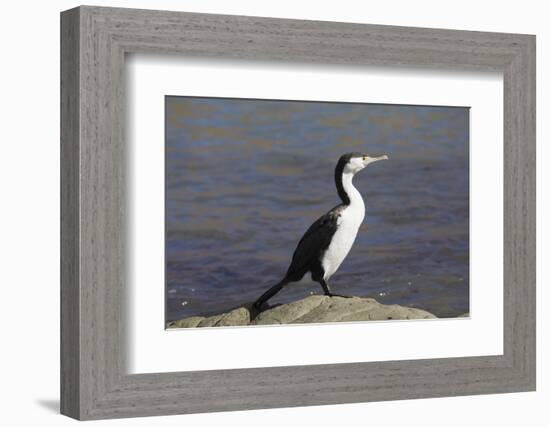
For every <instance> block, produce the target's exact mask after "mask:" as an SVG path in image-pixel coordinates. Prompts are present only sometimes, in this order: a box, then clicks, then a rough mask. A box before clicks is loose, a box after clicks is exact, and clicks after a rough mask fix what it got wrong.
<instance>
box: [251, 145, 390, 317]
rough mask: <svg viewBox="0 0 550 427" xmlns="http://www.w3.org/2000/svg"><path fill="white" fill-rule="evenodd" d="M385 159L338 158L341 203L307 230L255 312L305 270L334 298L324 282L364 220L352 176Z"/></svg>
mask: <svg viewBox="0 0 550 427" xmlns="http://www.w3.org/2000/svg"><path fill="white" fill-rule="evenodd" d="M387 158H388V156H386V155H384V156H380V157H369V156H367V155H366V154H360V153H347V154H344V155H343V156H341V157H340V159H339V160H338V164H337V165H336V169H335V170H334V180H335V181H336V189H337V190H338V195H339V196H340V199H342V203H341V204H339V205H338V206H335V207H334V208H332V209H331V210H330V211H328V212H327V213H326V214H325V215H323V216H322V217H321V218H319V219H318V220H317V221H315V222H314V223H313V224H312V225H311V227H309V228H308V230H307V231H306V232H305V234H304V235H303V236H302V238H301V239H300V242H299V243H298V246H297V247H296V250H295V251H294V255H293V256H292V262H291V263H290V267H288V270H287V272H286V274H285V276H284V278H283V280H281V281H280V282H279V283H277V284H276V285H275V286H273V287H271V288H270V289H268V290H267V291H266V292H265V293H264V294H263V295H262V296H261V297H260V298H258V300H257V301H256V302H255V303H254V307H255V308H256V309H258V310H259V309H260V308H261V306H262V305H263V304H264V303H265V302H266V301H267V300H268V299H270V298H271V297H272V296H274V295H275V294H276V293H277V292H279V291H280V290H281V289H283V288H284V287H285V286H286V285H288V284H289V283H291V282H298V281H300V280H302V278H303V277H304V275H305V274H306V273H307V272H308V271H309V272H310V273H311V278H312V280H314V281H315V282H319V283H320V284H321V286H322V287H323V292H324V293H325V295H328V296H336V294H333V293H332V292H331V290H330V288H329V286H328V283H327V282H328V280H329V279H330V277H331V276H332V275H333V274H334V273H335V272H336V270H338V267H340V264H342V261H344V258H346V256H347V254H348V253H349V251H350V249H351V247H352V245H353V242H354V241H355V237H356V236H357V232H358V231H359V226H360V225H361V223H362V222H363V219H364V218H365V204H364V203H363V198H362V197H361V193H359V191H358V190H357V189H356V188H355V187H354V186H353V182H352V180H353V177H354V176H355V174H356V173H357V172H359V171H360V170H362V169H364V168H365V167H366V166H367V165H368V164H370V163H373V162H376V161H378V160H384V159H387Z"/></svg>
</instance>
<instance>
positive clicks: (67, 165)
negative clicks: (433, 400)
mask: <svg viewBox="0 0 550 427" xmlns="http://www.w3.org/2000/svg"><path fill="white" fill-rule="evenodd" d="M61 38H62V56H61V58H62V67H61V70H62V75H61V78H62V94H61V103H62V105H61V117H62V138H61V145H62V147H61V156H62V179H61V184H62V185H61V187H62V218H61V222H62V268H61V272H62V304H61V309H62V331H61V334H62V344H61V345H62V348H61V352H62V377H61V389H62V390H61V401H62V413H64V414H66V415H69V416H71V417H74V418H78V419H99V418H115V417H130V416H148V415H163V414H181V413H194V412H212V411H228V410H242V409H257V408H274V407H283V406H287V407H290V406H304V405H320V404H335V403H347V402H364V401H379V400H390V399H410V398H422V397H436V396H454V395H466V394H482V393H502V392H514V391H527V390H534V388H535V38H534V36H530V35H519V34H502V33H484V32H472V31H452V30H440V29H425V28H408V27H392V26H380V25H363V24H347V23H334V22H316V21H301V20H283V19H269V18H256V17H242V16H224V15H208V14H195V13H182V12H163V11H147V10H133V9H115V8H97V7H86V6H84V7H80V8H77V9H73V10H70V11H66V12H63V13H62V25H61ZM127 53H151V54H165V53H169V54H177V55H184V56H187V57H211V58H220V59H230V58H235V59H243V60H263V61H281V60H284V61H289V62H292V64H294V65H295V66H300V64H305V63H312V62H313V63H320V64H324V65H338V66H346V67H361V66H363V65H391V66H393V67H400V66H402V67H418V68H438V69H441V68H444V69H449V70H488V71H501V72H502V73H503V74H504V104H505V108H504V123H505V128H504V157H505V159H504V163H505V164H504V166H505V177H504V194H505V196H504V212H505V213H504V244H505V248H504V260H505V265H504V274H505V276H504V277H505V281H504V354H503V355H500V356H486V357H468V358H448V359H429V360H413V361H399V362H369V363H353V364H333V365H314V366H292V367H276V368H256V369H234V370H219V371H203V372H177V373H158V374H139V375H128V374H127V373H126V369H125V358H126V354H125V351H126V345H125V343H126V339H127V334H126V330H125V323H124V319H125V291H126V284H127V280H128V277H129V276H128V271H127V267H126V250H127V248H126V245H127V241H128V237H129V236H128V234H127V232H126V227H127V224H126V221H125V211H126V201H127V190H126V189H127V185H126V171H127V166H128V165H126V164H125V158H126V156H125V153H126V150H127V149H128V147H127V145H126V141H125V138H124V131H125V130H124V124H125V123H124V122H125V111H124V107H125V106H124V103H125V81H124V55H125V54H127Z"/></svg>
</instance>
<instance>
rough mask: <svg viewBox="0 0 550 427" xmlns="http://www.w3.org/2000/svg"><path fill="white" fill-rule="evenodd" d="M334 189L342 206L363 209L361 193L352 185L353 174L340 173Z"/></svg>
mask: <svg viewBox="0 0 550 427" xmlns="http://www.w3.org/2000/svg"><path fill="white" fill-rule="evenodd" d="M336 188H337V189H338V195H339V196H340V198H341V199H342V203H343V204H344V205H347V206H352V207H357V208H359V209H363V210H364V209H365V204H364V203H363V198H362V197H361V193H359V190H357V188H355V186H354V185H353V174H351V173H342V174H340V175H338V176H337V177H336Z"/></svg>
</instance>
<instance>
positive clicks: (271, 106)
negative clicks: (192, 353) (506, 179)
mask: <svg viewBox="0 0 550 427" xmlns="http://www.w3.org/2000/svg"><path fill="white" fill-rule="evenodd" d="M468 141H469V110H468V109H467V108H453V107H430V106H401V105H377V104H344V103H317V102H288V101H261V100H235V99H215V98H186V97H167V98H166V280H167V283H166V292H167V293H166V319H167V320H174V319H179V318H183V317H188V316H194V315H209V314H217V313H221V312H224V311H227V310H229V309H232V308H234V307H237V306H240V305H242V304H244V303H247V302H251V301H253V300H255V299H256V298H257V297H258V296H259V295H260V294H261V293H262V292H263V291H265V290H266V289H267V288H269V287H270V286H272V285H273V284H275V283H276V282H277V281H279V280H280V279H281V278H282V276H283V275H284V273H285V272H286V269H287V267H288V265H289V261H290V259H291V257H292V253H293V251H294V249H295V247H296V244H297V242H298V241H299V239H300V237H301V236H302V235H303V233H304V232H305V230H306V229H307V228H308V227H309V225H310V224H311V223H312V222H313V221H314V220H315V219H317V218H318V217H319V216H320V215H322V214H324V213H325V212H326V211H328V210H329V209H331V208H332V207H333V206H335V205H336V204H338V203H340V201H339V199H338V196H337V193H336V188H335V186H334V178H333V174H334V167H335V165H336V161H337V159H338V158H339V157H340V155H341V154H343V153H346V152H350V151H359V152H365V153H367V154H370V155H381V154H387V155H388V156H389V158H390V159H389V160H388V161H383V162H377V163H374V164H372V165H369V166H368V167H367V168H366V169H365V170H363V171H362V172H360V173H359V174H358V175H357V176H356V177H355V178H354V184H355V186H356V187H357V188H358V189H359V191H360V192H361V194H362V195H363V198H364V200H365V205H366V218H365V222H364V224H363V226H362V227H361V229H360V231H359V233H358V236H357V239H356V241H355V244H354V246H353V248H352V250H351V252H350V254H349V255H348V257H347V258H346V260H345V261H344V263H343V264H342V266H341V267H340V269H339V270H338V272H337V273H336V274H335V275H334V276H333V277H332V279H331V283H330V284H331V287H332V289H333V291H334V292H336V293H340V294H347V295H357V296H366V297H374V298H376V299H377V300H378V301H380V302H382V303H397V304H402V305H406V306H410V307H418V308H422V309H426V310H428V311H430V312H432V313H434V314H435V315H437V316H439V317H454V316H457V315H459V314H462V313H465V312H467V311H468V307H469V223H468V221H469V190H468V188H469V169H468V168H469V166H468V158H469V153H468ZM311 293H316V294H320V293H322V291H321V287H320V286H319V285H318V284H317V283H315V282H312V281H311V280H310V278H309V275H307V277H306V278H304V279H303V280H302V282H300V283H299V284H294V285H289V286H288V287H287V288H286V289H284V290H282V291H281V292H280V293H279V294H278V295H277V296H276V297H274V298H273V299H272V300H271V301H270V303H272V304H276V303H285V302H290V301H293V300H296V299H299V298H303V297H305V296H307V295H310V294H311Z"/></svg>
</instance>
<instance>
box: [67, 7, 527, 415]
mask: <svg viewBox="0 0 550 427" xmlns="http://www.w3.org/2000/svg"><path fill="white" fill-rule="evenodd" d="M61 58H62V60H61V88H62V93H61V122H62V123H61V165H62V176H61V187H62V195H61V196H62V197H61V199H62V206H61V232H62V236H61V243H62V244H61V247H62V254H61V255H62V264H61V273H62V274H61V411H62V413H63V414H65V415H68V416H70V417H73V418H76V419H82V420H84V419H102V418H117V417H134V416H151V415H167V414H184V413H197V412H214V411H228V410H243V409H259V408H275V407H290V406H305V405H320V404H336V403H350V402H365V401H380V400H394V399H412V398H423V397H437V396H456V395H468V394H483V393H504V392H517V391H529V390H535V37H534V36H531V35H523V34H504V33H485V32H468V31H456V30H442V29H425V28H407V27H392V26H378V25H365V24H349V23H335V22H316V21H299V20H284V19H272V18H258V17H243V16H224V15H210V14H196V13H183V12H165V11H148V10H133V9H116V8H104V7H88V6H83V7H79V8H76V9H71V10H68V11H65V12H63V13H62V14H61Z"/></svg>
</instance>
